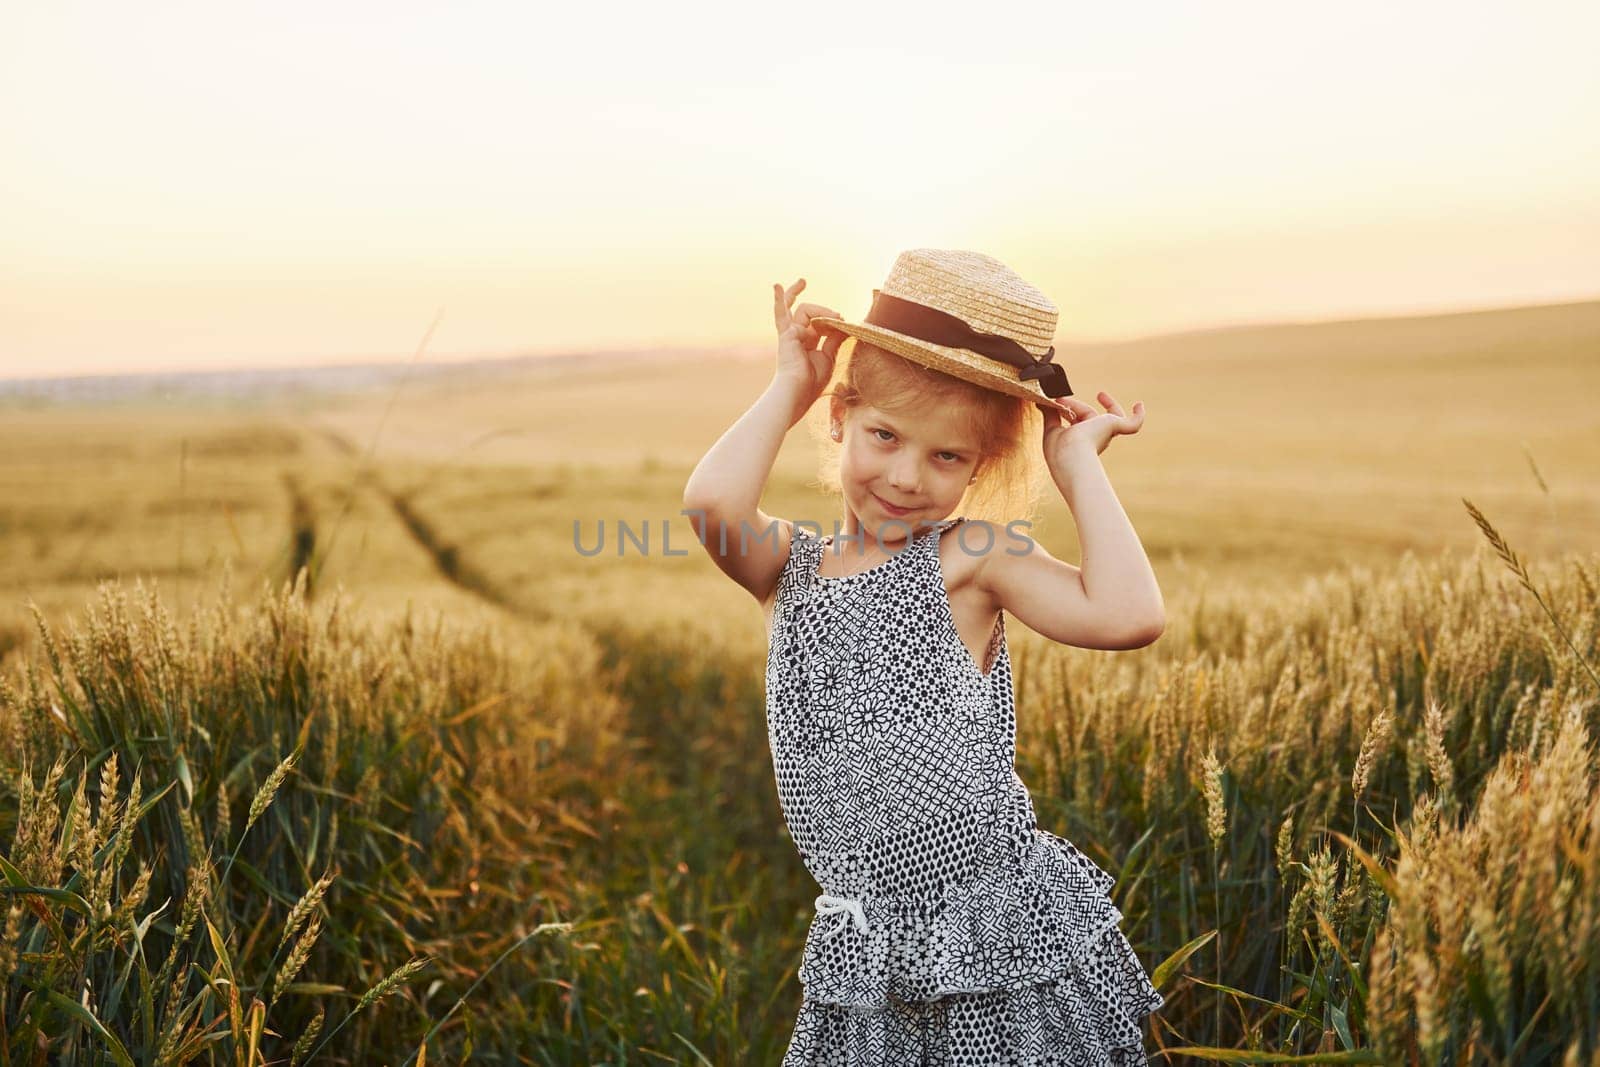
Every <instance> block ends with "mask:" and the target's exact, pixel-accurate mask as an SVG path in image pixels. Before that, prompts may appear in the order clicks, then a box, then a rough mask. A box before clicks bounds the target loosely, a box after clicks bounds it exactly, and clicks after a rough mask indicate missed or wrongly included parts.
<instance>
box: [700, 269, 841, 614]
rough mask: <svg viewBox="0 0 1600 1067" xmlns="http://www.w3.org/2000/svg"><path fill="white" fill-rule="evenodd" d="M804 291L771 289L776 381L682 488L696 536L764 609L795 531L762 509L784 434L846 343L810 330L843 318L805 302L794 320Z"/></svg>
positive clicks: (817, 393) (817, 392) (823, 381)
mask: <svg viewBox="0 0 1600 1067" xmlns="http://www.w3.org/2000/svg"><path fill="white" fill-rule="evenodd" d="M804 288H805V279H804V278H802V279H800V280H799V281H797V282H796V283H795V284H794V285H792V286H790V287H789V288H788V289H787V290H785V289H784V288H783V287H782V286H781V285H777V284H774V285H773V317H774V321H775V323H776V325H777V328H778V362H777V368H776V370H775V371H774V373H773V376H772V381H771V383H770V384H768V386H767V388H766V390H765V391H763V392H762V394H761V396H760V397H758V398H757V399H756V402H755V403H754V404H752V405H751V406H750V408H749V410H747V411H746V412H745V413H744V414H743V415H741V416H740V417H739V419H738V421H737V422H735V423H734V424H733V425H732V426H731V427H729V428H728V430H727V432H725V433H724V434H723V435H722V436H721V437H720V438H719V439H718V440H717V443H716V444H714V445H712V446H711V450H710V451H709V452H707V453H706V454H705V456H703V457H702V458H701V460H700V462H699V464H698V465H697V466H696V467H695V469H694V472H693V473H692V474H690V475H689V481H688V482H687V483H686V484H685V485H684V487H683V507H684V511H685V512H686V513H687V514H688V516H689V521H690V523H691V524H692V525H693V526H694V528H695V537H696V538H698V539H699V541H700V543H701V544H702V545H704V546H705V549H706V551H707V552H708V553H710V555H711V558H712V560H713V561H714V562H715V563H716V564H717V566H718V567H719V568H721V570H722V571H723V573H725V574H726V575H727V576H728V577H730V578H732V579H733V580H734V581H736V582H738V583H739V584H740V585H741V586H743V587H744V588H745V589H746V590H747V591H748V592H749V593H750V595H751V596H753V597H755V598H756V600H758V601H760V602H761V603H762V604H763V605H764V604H765V603H766V602H767V600H768V599H769V598H770V597H771V596H772V593H773V592H774V590H775V589H776V588H777V584H778V575H779V574H780V573H781V572H782V570H783V565H784V563H785V561H787V559H788V557H789V534H790V530H789V525H788V524H787V523H785V522H779V521H778V520H776V519H774V518H773V517H772V516H770V515H768V514H767V513H766V512H764V511H762V510H761V507H760V503H761V494H762V491H763V490H764V489H765V488H766V484H767V479H768V478H769V477H770V476H771V474H772V465H773V463H774V462H775V461H776V460H777V458H778V449H779V447H780V446H781V445H782V444H783V438H784V436H785V435H786V434H787V433H788V432H789V430H790V429H791V428H793V426H794V424H795V423H797V422H799V421H800V419H801V418H803V417H804V416H805V413H806V412H807V411H809V410H810V409H811V405H812V404H814V403H816V400H817V397H819V396H820V395H822V390H823V389H824V388H825V387H826V386H827V384H828V379H829V378H830V377H831V376H832V374H833V361H834V356H835V354H836V353H837V352H838V350H839V344H840V342H842V341H843V340H844V338H843V337H842V336H841V335H839V334H837V333H833V332H831V331H830V332H829V333H828V335H827V337H826V339H825V340H824V339H823V337H822V336H821V334H820V333H819V331H817V330H816V329H814V328H813V327H811V326H810V325H809V323H810V320H811V319H813V318H818V317H826V318H839V317H841V316H839V314H838V312H835V311H833V310H831V309H829V308H825V307H822V306H820V305H817V304H801V305H800V306H799V307H798V308H795V309H794V313H793V314H792V315H791V314H790V310H789V304H790V303H791V302H792V301H793V300H794V298H795V296H796V295H798V294H799V292H800V290H802V289H804ZM819 342H820V344H819Z"/></svg>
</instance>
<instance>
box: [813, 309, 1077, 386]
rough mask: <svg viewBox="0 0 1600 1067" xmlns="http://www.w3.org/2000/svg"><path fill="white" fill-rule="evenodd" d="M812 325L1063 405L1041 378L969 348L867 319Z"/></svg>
mask: <svg viewBox="0 0 1600 1067" xmlns="http://www.w3.org/2000/svg"><path fill="white" fill-rule="evenodd" d="M810 324H811V326H812V328H813V329H817V330H834V331H836V332H838V333H842V334H847V335H849V336H851V337H856V338H859V339H861V340H863V341H867V342H870V343H871V344H875V345H877V346H878V347H880V348H883V349H886V350H887V351H890V352H893V353H894V354H895V355H897V356H904V357H905V358H906V359H909V360H913V361H915V362H917V363H920V364H922V365H923V366H925V367H930V368H932V369H933V370H936V371H942V372H944V373H945V374H949V375H951V376H952V377H956V378H960V379H961V380H962V381H966V382H970V383H972V384H973V385H976V386H980V387H982V388H984V389H992V390H994V391H996V392H1000V393H1005V394H1007V395H1009V396H1014V397H1017V398H1018V399H1020V400H1034V401H1037V402H1039V403H1041V404H1047V405H1049V406H1051V407H1059V406H1061V399H1060V398H1059V397H1051V396H1046V395H1045V392H1044V390H1043V389H1041V388H1040V387H1039V383H1038V382H1037V381H1033V380H1031V379H1030V380H1027V381H1024V380H1022V379H1020V378H1018V377H1017V375H1018V373H1019V371H1018V369H1017V368H1016V367H1013V366H1010V365H1009V364H1006V363H1002V362H1000V361H999V360H996V359H991V358H989V357H988V356H984V355H980V354H978V353H977V352H972V351H970V350H968V349H965V348H950V347H947V346H945V345H936V344H934V343H932V342H931V341H924V340H923V339H922V338H920V337H911V336H908V335H907V334H903V333H896V332H895V331H894V330H886V329H884V328H883V327H882V326H873V325H872V324H870V323H865V322H846V321H845V320H843V319H831V318H814V319H812V320H811V323H810Z"/></svg>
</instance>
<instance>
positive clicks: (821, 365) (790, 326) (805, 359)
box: [772, 278, 845, 407]
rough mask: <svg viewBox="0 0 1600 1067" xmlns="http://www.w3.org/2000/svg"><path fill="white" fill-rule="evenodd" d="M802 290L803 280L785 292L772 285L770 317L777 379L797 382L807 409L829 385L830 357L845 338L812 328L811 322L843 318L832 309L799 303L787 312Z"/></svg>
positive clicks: (838, 333) (842, 335)
mask: <svg viewBox="0 0 1600 1067" xmlns="http://www.w3.org/2000/svg"><path fill="white" fill-rule="evenodd" d="M805 287H806V280H805V279H804V278H801V279H799V280H798V281H796V282H795V283H794V284H793V285H791V286H789V288H788V289H785V288H784V287H783V286H781V285H779V284H778V283H777V282H773V283H772V318H773V322H774V323H775V324H776V326H777V327H778V366H777V371H776V373H777V375H778V376H779V377H782V378H788V379H790V380H791V381H794V382H796V383H797V384H798V385H799V386H800V388H801V389H802V390H803V392H804V399H805V405H806V406H807V407H810V406H811V404H812V402H814V401H815V400H816V399H817V397H819V396H821V395H822V390H824V389H826V388H827V386H828V379H829V378H831V377H832V376H833V358H834V356H835V355H837V354H838V352H839V346H840V345H841V344H843V343H844V336H845V335H844V334H842V333H840V332H839V331H837V330H828V329H822V330H819V329H817V328H816V327H814V326H812V325H811V320H812V319H817V318H827V319H837V318H843V316H841V315H840V314H839V313H838V312H837V311H834V310H833V309H832V308H827V307H823V306H822V305H821V304H801V305H800V306H799V307H797V308H795V309H794V310H793V311H792V312H791V311H790V309H789V305H790V304H791V303H793V302H794V298H795V297H796V296H798V295H800V291H801V290H802V289H804V288H805ZM824 335H826V337H825V338H824ZM819 342H820V344H819Z"/></svg>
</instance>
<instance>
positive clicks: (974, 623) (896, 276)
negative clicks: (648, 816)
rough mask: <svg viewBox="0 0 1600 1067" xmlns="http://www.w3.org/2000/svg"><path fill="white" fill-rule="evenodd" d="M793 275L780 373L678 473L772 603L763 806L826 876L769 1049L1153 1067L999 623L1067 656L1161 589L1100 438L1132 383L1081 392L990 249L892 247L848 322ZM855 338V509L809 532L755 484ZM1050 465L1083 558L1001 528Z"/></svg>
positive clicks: (1102, 644) (755, 589) (1135, 984)
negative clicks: (787, 1035) (1056, 824)
mask: <svg viewBox="0 0 1600 1067" xmlns="http://www.w3.org/2000/svg"><path fill="white" fill-rule="evenodd" d="M804 287H805V280H804V279H801V280H799V281H797V282H796V283H795V284H794V285H792V286H790V287H789V288H788V289H784V288H783V287H782V286H781V285H774V286H773V290H774V317H775V320H776V323H777V328H778V360H777V369H776V373H775V374H774V376H773V379H772V383H771V384H770V385H769V386H768V387H767V389H766V391H765V392H764V393H763V394H762V395H761V397H760V398H759V399H758V400H757V401H756V402H755V404H754V405H752V406H751V408H750V409H749V410H748V411H747V412H745V414H744V415H743V416H742V417H741V418H740V419H739V420H738V421H737V422H736V423H734V425H733V426H732V428H730V429H729V430H728V431H727V432H726V433H725V434H723V436H722V438H721V439H720V440H718V441H717V443H716V444H715V445H714V446H713V447H712V448H711V450H710V451H709V452H708V453H706V455H705V457H704V458H703V459H702V460H701V461H700V464H699V465H698V466H697V467H696V468H695V470H694V473H693V474H692V475H691V476H690V478H689V481H688V484H687V485H686V486H685V488H684V506H685V509H686V512H687V513H688V514H689V515H690V516H691V520H692V521H693V522H694V524H695V526H696V534H697V536H698V537H699V540H700V542H701V544H703V545H705V546H706V548H707V550H708V551H709V552H710V553H711V555H712V558H713V559H714V560H715V562H716V564H717V566H718V567H720V568H721V569H722V570H723V571H724V572H725V573H726V574H727V575H728V576H729V577H730V578H732V579H733V580H734V581H736V582H738V583H739V584H740V585H741V586H743V587H744V588H745V589H747V590H748V591H749V592H750V594H751V595H752V596H754V597H755V598H756V599H757V600H758V601H759V602H760V604H761V606H762V611H763V613H764V614H765V615H766V616H767V619H768V627H769V646H768V655H767V679H766V682H767V736H768V741H769V743H770V745H771V750H772V760H773V768H774V771H775V773H776V779H777V791H778V798H779V802H780V804H781V807H782V811H783V815H784V821H785V824H786V826H787V829H788V831H789V835H790V837H791V838H792V839H793V841H794V843H795V845H796V847H797V848H798V849H799V852H800V856H801V859H802V860H803V862H804V863H805V865H806V868H807V870H809V871H810V873H811V874H812V876H813V877H814V878H815V879H816V881H817V884H818V885H819V886H820V887H821V888H822V890H823V892H822V894H821V895H820V896H818V897H817V899H816V909H817V913H816V915H815V916H814V917H813V919H812V922H811V926H810V928H809V930H808V931H807V936H806V944H805V949H804V952H803V954H802V957H801V964H800V970H799V979H800V982H801V984H802V986H803V989H804V998H803V1002H802V1005H801V1008H800V1015H799V1019H798V1020H797V1021H796V1024H795V1027H794V1033H793V1036H792V1037H791V1039H790V1041H789V1045H788V1051H787V1052H786V1054H785V1056H784V1059H783V1064H784V1067H795V1065H799V1064H812V1065H825V1067H865V1065H868V1064H872V1065H878V1064H939V1065H941V1067H954V1065H973V1067H977V1065H992V1064H1045V1063H1050V1064H1129V1063H1145V1062H1147V1061H1146V1057H1145V1052H1144V1035H1143V1025H1142V1021H1143V1018H1144V1016H1145V1015H1147V1014H1149V1013H1150V1012H1152V1011H1154V1010H1156V1009H1157V1008H1159V1007H1161V1006H1162V1004H1163V998H1162V996H1161V994H1160V993H1158V992H1157V991H1156V990H1155V988H1154V987H1153V986H1152V985H1151V983H1150V980H1149V978H1148V977H1147V976H1146V974H1145V972H1144V969H1143V968H1142V967H1141V965H1140V963H1139V961H1138V958H1137V957H1136V956H1135V955H1134V953H1133V949H1132V947H1131V946H1130V945H1129V944H1128V941H1127V940H1126V938H1125V937H1124V936H1123V934H1122V932H1121V930H1120V929H1119V928H1118V925H1117V924H1118V923H1119V922H1120V921H1121V919H1122V914H1121V912H1120V911H1119V910H1118V909H1117V907H1116V906H1115V905H1114V904H1112V902H1111V899H1110V897H1109V896H1108V891H1109V890H1110V888H1111V885H1112V883H1113V881H1114V880H1113V879H1112V877H1111V876H1110V875H1109V874H1107V873H1106V872H1105V871H1103V870H1102V869H1101V868H1100V867H1098V866H1097V865H1096V864H1095V863H1094V862H1093V861H1091V860H1090V859H1089V858H1088V857H1087V856H1086V855H1084V853H1082V852H1081V851H1079V850H1078V848H1077V847H1076V846H1074V845H1073V844H1072V843H1071V842H1070V841H1067V840H1066V839H1065V838H1062V837H1058V836H1056V835H1055V834H1053V833H1051V832H1049V831H1048V830H1045V829H1042V828H1040V827H1038V826H1037V825H1036V820H1035V816H1034V810H1033V802H1032V798H1031V797H1030V796H1029V793H1028V790H1027V788H1026V787H1025V786H1024V785H1023V783H1022V781H1021V780H1020V779H1019V778H1018V777H1017V774H1016V770H1015V766H1014V764H1015V755H1016V717H1015V712H1014V708H1013V704H1012V700H1013V692H1012V681H1011V670H1010V661H1009V658H1008V655H1007V649H1006V641H1005V613H1006V612H1009V613H1011V614H1012V615H1014V616H1016V617H1017V619H1019V620H1020V621H1021V622H1022V623H1023V624H1025V625H1026V626H1027V627H1028V628H1029V629H1032V630H1034V631H1036V632H1038V633H1040V634H1042V635H1044V636H1045V637H1047V638H1049V639H1051V640H1053V641H1059V642H1061V643H1063V644H1071V645H1078V646H1081V647H1084V648H1098V649H1131V648H1138V647H1141V646H1143V645H1147V644H1149V643H1150V642H1152V641H1154V640H1155V639H1156V638H1157V637H1158V636H1160V634H1161V632H1162V629H1163V627H1164V606H1163V603H1162V600H1161V592H1160V590H1159V588H1158V587H1157V585H1156V580H1155V575H1154V573H1153V572H1152V571H1151V568H1150V563H1149V560H1148V559H1147V558H1146V556H1145V553H1144V549H1143V547H1142V546H1141V545H1140V543H1139V538H1138V535H1137V534H1136V533H1135V532H1134V529H1133V526H1132V525H1131V524H1130V523H1129V521H1128V517H1127V515H1126V514H1125V513H1124V512H1123V510H1122V506H1121V504H1120V503H1119V502H1118V500H1117V497H1116V495H1115V493H1113V491H1112V489H1111V485H1110V483H1109V482H1108V481H1107V479H1106V474H1105V470H1104V469H1103V468H1102V467H1101V465H1100V460H1099V454H1100V453H1101V452H1102V451H1104V450H1105V447H1106V445H1107V444H1108V443H1109V442H1110V441H1111V439H1112V437H1114V436H1116V435H1117V434H1132V433H1136V432H1138V430H1139V428H1140V427H1141V426H1142V425H1143V423H1144V412H1143V405H1142V404H1140V403H1135V404H1134V405H1133V413H1132V414H1131V415H1129V414H1125V413H1124V412H1123V410H1122V408H1121V407H1120V406H1119V405H1118V404H1117V402H1116V401H1115V400H1114V399H1112V397H1111V396H1110V394H1108V393H1100V394H1099V400H1100V402H1101V404H1102V405H1103V406H1104V407H1105V409H1106V410H1105V411H1103V412H1100V411H1096V410H1095V409H1094V408H1093V407H1091V406H1090V405H1089V404H1086V403H1084V402H1083V401H1081V400H1077V399H1073V398H1072V397H1071V392H1072V391H1071V389H1070V388H1069V387H1068V385H1067V380H1066V374H1065V371H1064V370H1063V369H1062V367H1061V366H1060V365H1059V364H1057V363H1055V362H1053V359H1052V357H1053V356H1054V354H1055V349H1054V347H1053V346H1052V344H1051V340H1052V338H1053V337H1054V334H1055V327H1056V315H1057V312H1056V307H1055V305H1054V304H1052V303H1051V302H1050V301H1049V300H1048V299H1046V298H1045V296H1044V295H1043V294H1042V293H1040V292H1039V291H1038V290H1037V289H1035V288H1034V287H1033V286H1031V285H1029V284H1028V283H1027V282H1025V281H1023V280H1022V279H1021V278H1019V277H1018V276H1017V275H1016V274H1014V273H1013V272H1012V271H1011V270H1009V269H1008V268H1007V267H1006V266H1005V265H1004V264H1003V263H1000V262H999V261H998V260H995V259H993V258H992V257H989V256H985V255H981V254H978V253H974V252H959V251H942V250H934V249H916V250H913V251H909V252H905V253H903V254H902V255H901V256H900V257H899V258H898V259H897V260H896V261H895V264H894V267H893V269H892V270H891V272H890V274H889V278H888V280H887V281H886V282H885V283H884V285H883V287H882V288H881V289H879V290H875V291H874V293H873V303H872V309H871V311H869V312H868V314H867V316H866V317H865V319H864V320H863V321H862V322H860V323H850V322H847V321H845V320H844V319H843V318H842V317H841V316H840V315H838V314H837V313H836V312H834V311H832V310H830V309H828V308H826V307H822V306H820V305H816V304H801V305H800V306H799V307H796V308H793V309H792V310H791V307H790V305H791V304H792V303H793V301H794V298H795V296H796V295H798V293H799V292H800V291H801V290H802V289H803V288H804ZM846 338H850V339H852V346H851V348H850V351H849V356H848V359H847V360H846V361H845V364H844V366H843V368H842V371H841V374H840V376H839V381H838V384H837V385H836V386H835V388H834V389H833V390H832V391H831V393H830V394H829V402H828V415H829V419H828V423H829V429H828V433H827V437H826V439H825V441H826V442H827V443H826V445H825V447H826V448H827V449H829V450H830V452H831V453H833V455H831V456H830V460H831V461H836V466H835V465H834V463H833V462H830V464H829V467H828V468H827V471H828V477H827V484H828V485H829V486H830V487H832V488H836V489H837V491H838V492H839V493H840V495H841V496H842V498H843V500H842V504H843V512H844V514H843V520H842V523H839V522H836V523H835V528H834V533H833V534H831V535H829V536H822V533H821V530H820V529H817V530H816V532H812V531H811V530H808V529H807V528H806V527H807V526H808V525H811V526H813V527H814V526H815V524H808V523H803V522H794V521H790V520H787V519H784V520H778V519H774V518H772V517H770V516H768V515H767V514H766V513H765V512H763V511H762V510H761V509H760V507H759V506H758V505H759V501H760V499H761V494H762V489H763V488H764V487H765V485H766V481H767V478H768V476H769V475H770V473H771V471H772V465H773V462H774V460H775V459H776V457H777V452H778V447H779V445H780V444H781V443H782V441H783V437H784V434H785V433H786V432H787V431H788V430H789V429H790V428H791V427H792V426H793V425H794V424H795V423H796V422H798V421H799V420H800V419H801V418H802V417H804V416H805V415H806V413H807V412H809V411H810V409H811V408H812V406H813V404H814V403H815V401H816V400H817V399H818V397H820V396H821V395H822V393H823V389H824V387H825V386H826V385H827V384H828V382H829V381H830V380H831V379H832V378H833V377H834V370H835V358H836V356H837V354H838V352H839V349H840V347H841V344H842V343H843V342H844V340H845V339H846ZM1036 412H1037V414H1036ZM1063 417H1064V418H1065V423H1063ZM1041 444H1042V448H1041V447H1040V445H1041ZM1041 457H1042V460H1043V464H1044V467H1045V468H1046V469H1047V470H1048V473H1049V476H1050V478H1051V480H1052V481H1053V482H1054V483H1055V486H1056V488H1057V489H1058V490H1059V491H1060V493H1061V496H1062V497H1063V498H1064V499H1065V501H1066V503H1067V506H1068V507H1069V508H1070V509H1071V511H1072V514H1073V517H1074V519H1075V520H1076V522H1077V526H1078V533H1079V538H1080V542H1081V544H1082V555H1083V566H1082V568H1081V569H1080V568H1078V567H1074V566H1072V565H1071V564H1069V563H1065V562H1062V561H1061V560H1058V559H1056V558H1055V557H1053V556H1052V555H1050V553H1049V552H1047V551H1045V550H1044V549H1043V548H1042V547H1041V546H1039V545H1037V544H1035V543H1034V542H1033V541H1032V539H1031V538H1028V537H1027V536H1026V532H1025V531H1026V529H1027V527H1028V526H1030V525H1031V523H1030V522H1028V521H1022V522H1016V521H1009V520H1014V519H1017V518H1018V517H1024V518H1025V517H1026V516H1028V515H1031V514H1033V513H1034V510H1035V505H1036V499H1035V485H1034V483H1035V482H1036V481H1037V480H1038V479H1036V478H1035V477H1034V473H1035V472H1037V468H1038V464H1037V462H1036V460H1038V459H1039V458H1041ZM958 508H962V509H963V514H961V515H959V516H958V517H956V518H954V519H948V520H947V519H946V516H948V515H950V514H951V513H952V512H954V511H956V510H957V509H958ZM996 522H1005V526H1004V529H1003V530H997V529H996V527H995V523H996ZM963 523H965V525H962V524H963ZM952 530H953V531H954V532H953V533H952V532H950V531H952ZM763 546H764V547H763ZM846 546H849V550H848V551H847V549H846Z"/></svg>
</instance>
